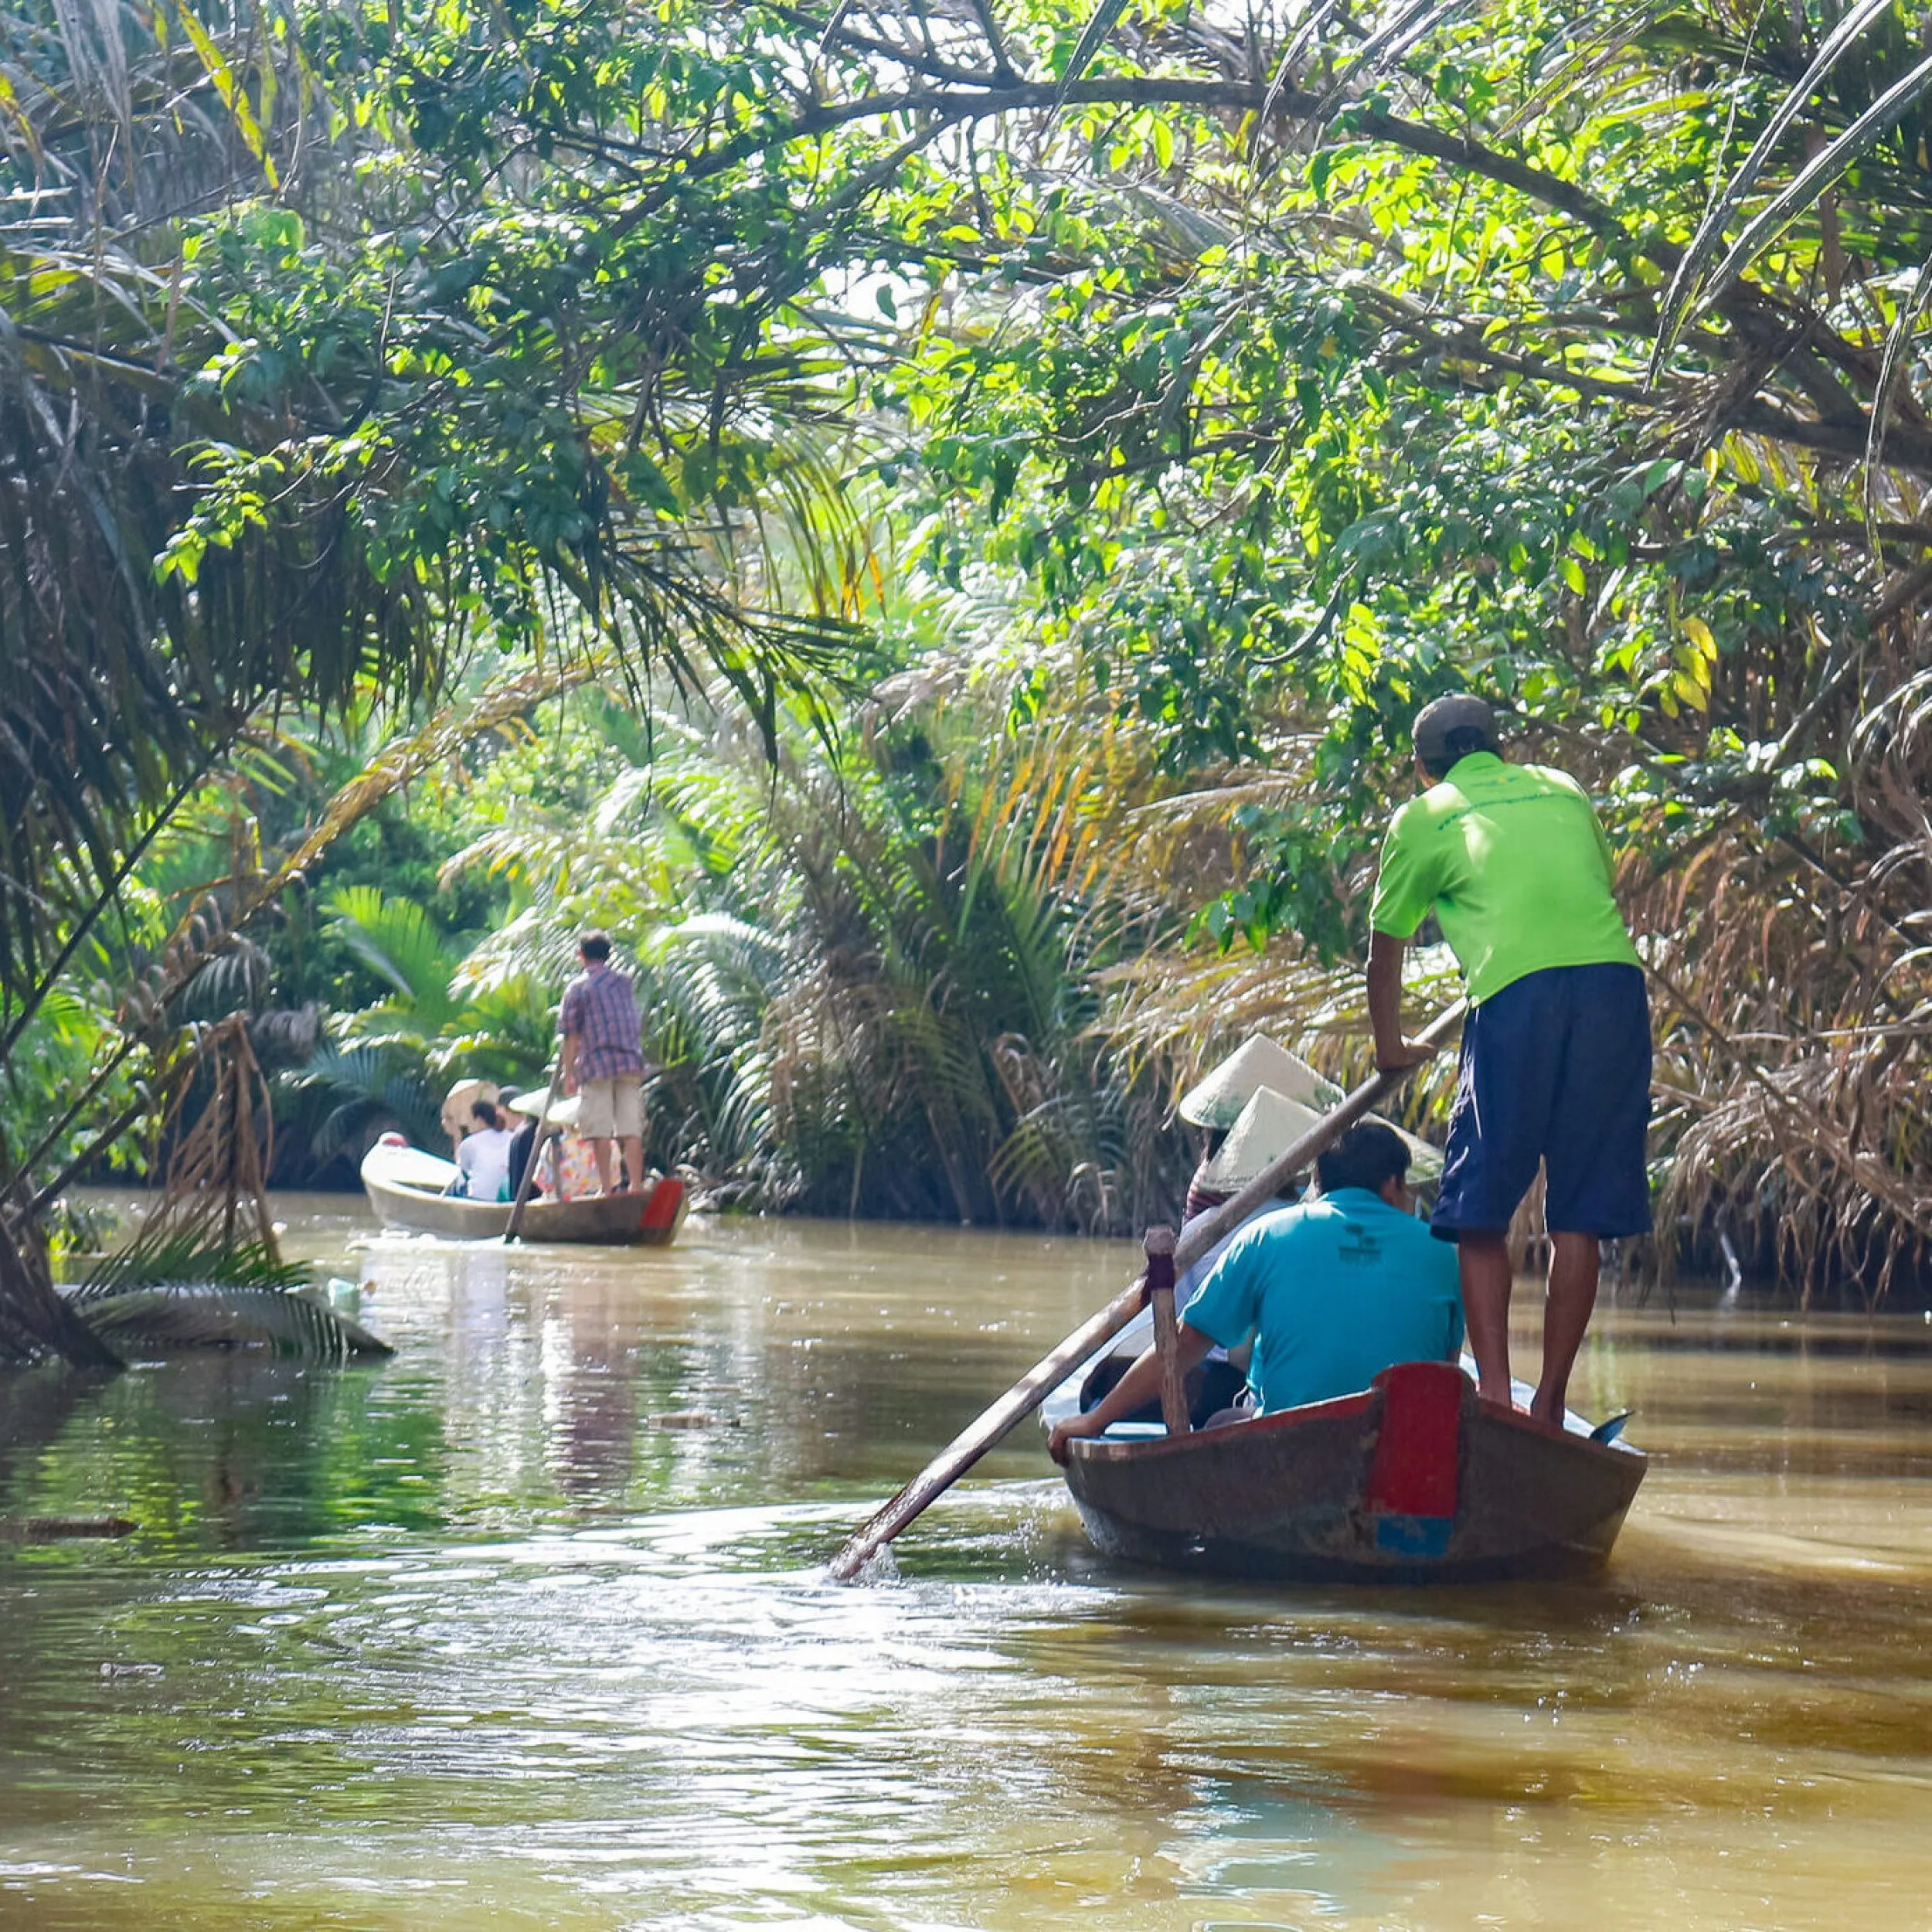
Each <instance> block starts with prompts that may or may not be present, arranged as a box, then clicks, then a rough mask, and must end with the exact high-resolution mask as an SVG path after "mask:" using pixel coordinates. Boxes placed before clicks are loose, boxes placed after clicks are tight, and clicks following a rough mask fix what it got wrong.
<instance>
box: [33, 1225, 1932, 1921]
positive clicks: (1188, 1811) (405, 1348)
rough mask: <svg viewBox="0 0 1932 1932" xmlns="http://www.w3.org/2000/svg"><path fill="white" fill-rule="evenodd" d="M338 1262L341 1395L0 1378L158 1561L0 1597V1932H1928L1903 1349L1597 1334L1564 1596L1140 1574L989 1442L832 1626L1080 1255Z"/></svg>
mask: <svg viewBox="0 0 1932 1932" xmlns="http://www.w3.org/2000/svg"><path fill="white" fill-rule="evenodd" d="M355 1232H356V1224H355V1223H354V1222H353V1221H352V1219H349V1218H348V1217H346V1216H344V1215H343V1213H342V1210H341V1209H340V1207H339V1205H338V1206H335V1207H332V1209H330V1210H329V1211H328V1216H326V1217H324V1218H318V1219H311V1220H308V1221H303V1222H298V1228H297V1233H298V1238H299V1239H300V1240H303V1241H305V1242H306V1243H308V1246H309V1247H310V1248H311V1250H312V1251H313V1252H315V1253H316V1254H318V1256H319V1257H324V1258H325V1259H327V1260H328V1261H329V1263H330V1264H331V1265H332V1266H335V1267H343V1268H345V1269H348V1268H352V1269H353V1270H355V1271H356V1272H358V1273H359V1274H361V1275H362V1277H364V1279H365V1281H366V1284H367V1285H366V1301H365V1307H364V1314H365V1316H366V1318H367V1319H368V1320H369V1322H370V1323H371V1325H373V1326H375V1327H376V1328H378V1330H379V1332H383V1333H385V1334H386V1335H388V1336H389V1338H391V1339H392V1340H393V1341H395V1342H396V1343H397V1344H398V1347H399V1353H398V1355H396V1358H395V1359H394V1360H393V1361H391V1362H388V1363H387V1364H386V1365H383V1366H381V1367H379V1368H376V1369H356V1370H351V1371H347V1372H335V1371H329V1372H304V1371H301V1370H300V1369H292V1368H290V1367H287V1366H277V1365H267V1364H260V1363H256V1362H252V1361H250V1359H247V1358H245V1357H225V1358H204V1359H202V1360H200V1361H198V1362H177V1363H174V1364H171V1365H168V1366H165V1367H158V1368H154V1369H141V1370H139V1371H137V1372H134V1373H133V1374H131V1375H128V1376H124V1377H122V1378H121V1379H119V1380H117V1381H116V1382H114V1383H110V1384H107V1385H105V1386H97V1387H94V1388H92V1389H74V1388H63V1389H59V1390H56V1391H54V1392H53V1393H48V1392H47V1391H46V1390H45V1389H42V1390H41V1391H40V1392H39V1393H32V1394H29V1393H26V1389H27V1385H26V1384H19V1383H17V1384H15V1385H12V1386H10V1387H9V1390H8V1392H7V1394H6V1396H5V1401H6V1403H7V1408H6V1413H5V1417H4V1420H3V1422H0V1510H5V1511H7V1512H20V1511H26V1510H32V1511H33V1512H36V1513H46V1514H54V1513H75V1514H80V1513H102V1512H107V1511H116V1512H124V1513H126V1514H128V1515H133V1516H135V1517H137V1518H138V1519H140V1520H141V1523H142V1529H141V1533H140V1535H139V1536H138V1537H136V1538H134V1539H131V1541H130V1542H128V1543H126V1544H122V1545H113V1546H103V1545H90V1546H68V1547H62V1546H54V1547H48V1548H36V1549H15V1550H12V1551H5V1552H0V1607H4V1610H5V1614H4V1615H3V1616H0V1681H4V1682H5V1683H6V1685H8V1686H9V1700H8V1702H7V1705H6V1706H5V1709H4V1711H3V1712H0V1922H5V1923H20V1924H23V1925H25V1924H32V1925H33V1926H35V1927H65V1926H76V1927H79V1926H89V1927H94V1926H101V1927H117V1926H120V1925H121V1924H123V1923H126V1924H127V1925H128V1926H130V1927H132V1926H134V1925H136V1924H139V1925H141V1926H144V1927H145V1926H147V1925H150V1924H152V1923H195V1924H196V1925H198V1926H213V1927H221V1926H225V1925H228V1924H231V1923H232V1924H233V1925H236V1926H238V1927H239V1926H242V1925H247V1926H250V1927H253V1926H261V1925H276V1926H281V1925H287V1926H291V1927H293V1926H307V1925H309V1924H312V1923H316V1922H318V1920H322V1919H323V1918H325V1917H331V1918H334V1919H336V1920H342V1921H344V1922H348V1923H354V1924H357V1925H368V1926H376V1927H388V1926H390V1925H395V1926H398V1927H400V1926H403V1925H405V1924H406V1925H408V1926H410V1927H425V1926H427V1927H440V1926H442V1925H444V1924H448V1925H450V1926H452V1927H454V1926H459V1925H461V1926H473V1925H474V1924H477V1923H482V1922H485V1921H487V1922H488V1923H491V1924H492V1925H497V1924H508V1925H512V1926H515V1925H520V1924H523V1923H528V1924H530V1925H532V1926H536V1925H543V1926H566V1927H577V1926H583V1927H621V1926H637V1925H649V1926H654V1927H655V1926H661V1925H662V1926H668V1927H695V1928H704V1929H705V1932H709V1928H713V1927H717V1928H723V1927H741V1926H743V1925H747V1924H750V1923H761V1924H784V1925H800V1926H803V1925H823V1926H834V1925H836V1926H851V1927H945V1926H975V1927H996V1928H1005V1927H1018V1928H1031V1927H1047V1926H1053V1927H1060V1926H1063V1925H1065V1924H1066V1923H1069V1922H1070V1921H1072V1920H1078V1919H1087V1918H1096V1917H1104V1920H1105V1922H1106V1923H1107V1924H1108V1925H1109V1927H1126V1928H1138V1927H1162V1928H1167V1927H1192V1926H1196V1925H1225V1926H1233V1925H1236V1924H1240V1925H1257V1924H1264V1923H1275V1924H1282V1925H1294V1926H1301V1927H1308V1926H1314V1925H1320V1926H1322V1927H1355V1926H1361V1927H1369V1926H1416V1927H1423V1926H1427V1927H1461V1926H1465V1925H1467V1926H1475V1925H1478V1924H1526V1925H1529V1924H1543V1923H1549V1922H1551V1921H1553V1920H1558V1919H1581V1918H1583V1917H1591V1918H1600V1917H1602V1916H1603V1915H1604V1910H1605V1908H1606V1907H1608V1908H1610V1909H1611V1910H1613V1911H1614V1912H1615V1913H1617V1915H1618V1916H1620V1917H1622V1918H1624V1919H1625V1920H1628V1921H1630V1922H1631V1923H1638V1924H1648V1923H1658V1922H1663V1921H1665V1920H1668V1921H1669V1922H1671V1923H1673V1924H1674V1925H1675V1926H1679V1927H1684V1928H1685V1929H1686V1932H1694V1928H1696V1927H1702V1926H1711V1927H1719V1926H1723V1927H1730V1926H1735V1925H1736V1924H1739V1923H1776V1924H1779V1925H1785V1926H1803V1925H1819V1926H1824V1925H1828V1924H1829V1925H1838V1924H1842V1923H1845V1921H1846V1920H1847V1919H1848V1918H1855V1920H1856V1921H1857V1922H1858V1923H1859V1924H1860V1925H1861V1927H1887V1926H1892V1925H1899V1926H1904V1925H1919V1924H1922V1923H1925V1911H1924V1903H1923V1902H1924V1900H1925V1899H1926V1898H1927V1897H1928V1896H1932V1833H1928V1831H1927V1826H1928V1825H1932V1662H1929V1661H1928V1652H1927V1645H1926V1642H1925V1640H1924V1638H1923V1634H1922V1624H1923V1614H1924V1607H1925V1604H1926V1601H1927V1597H1926V1590H1927V1584H1928V1583H1932V1526H1929V1525H1928V1514H1929V1513H1932V1512H1927V1509H1926V1507H1925V1504H1924V1502H1923V1487H1924V1485H1923V1478H1924V1476H1925V1475H1927V1473H1928V1469H1929V1468H1932V1362H1929V1360H1928V1354H1927V1342H1928V1341H1932V1335H1928V1333H1927V1328H1926V1326H1925V1325H1923V1323H1920V1321H1918V1318H1917V1317H1913V1318H1903V1317H1891V1318H1881V1319H1879V1320H1877V1321H1867V1320H1866V1319H1865V1318H1862V1317H1849V1316H1838V1315H1820V1316H1815V1317H1811V1318H1798V1317H1797V1316H1796V1315H1794V1314H1793V1313H1792V1312H1791V1311H1789V1310H1780V1309H1777V1308H1764V1307H1762V1306H1760V1307H1757V1308H1751V1307H1750V1306H1741V1307H1739V1308H1732V1309H1727V1310H1724V1311H1715V1310H1702V1309H1699V1308H1698V1307H1696V1305H1695V1304H1694V1300H1693V1298H1691V1297H1689V1296H1687V1295H1685V1296H1680V1298H1679V1305H1678V1307H1677V1308H1676V1310H1675V1315H1673V1314H1672V1311H1671V1310H1670V1309H1669V1308H1667V1307H1662V1306H1658V1305H1645V1306H1634V1307H1626V1308H1611V1309H1608V1310H1607V1311H1605V1315H1604V1318H1603V1320H1602V1321H1601V1323H1600V1328H1599V1329H1598V1331H1597V1334H1596V1335H1595V1337H1594V1340H1593V1342H1592V1344H1591V1346H1590V1351H1589V1352H1588V1354H1587V1355H1586V1357H1585V1359H1584V1362H1583V1365H1582V1368H1581V1371H1580V1378H1579V1393H1580V1397H1581V1399H1582V1400H1583V1402H1584V1403H1585V1404H1586V1405H1587V1406H1590V1407H1592V1408H1600V1409H1604V1410H1607V1409H1610V1408H1613V1407H1624V1406H1630V1407H1634V1409H1635V1410H1637V1412H1638V1420H1637V1422H1636V1423H1634V1425H1633V1431H1634V1433H1635V1434H1638V1437H1639V1438H1640V1440H1642V1442H1643V1443H1644V1444H1645V1447H1646V1448H1648V1449H1649V1450H1650V1451H1651V1453H1652V1454H1653V1457H1654V1458H1655V1461H1654V1464H1653V1468H1652V1471H1651V1477H1650V1479H1649V1481H1648V1483H1647V1484H1646V1485H1645V1490H1644V1492H1643V1493H1642V1495H1641V1497H1640V1498H1639V1502H1638V1507H1637V1510H1636V1512H1634V1515H1633V1517H1632V1519H1631V1525H1630V1526H1629V1528H1628V1530H1627V1531H1626V1533H1625V1538H1624V1543H1623V1544H1622V1545H1621V1546H1620V1550H1619V1554H1618V1558H1617V1563H1616V1564H1615V1565H1614V1568H1613V1570H1612V1571H1611V1574H1610V1575H1609V1577H1607V1578H1606V1579H1605V1580H1603V1581H1602V1582H1600V1583H1594V1584H1589V1585H1580V1584H1569V1585H1561V1586H1557V1585H1543V1586H1534V1587H1512V1588H1506V1589H1498V1590H1485V1591H1473V1592H1472V1591H1455V1590H1427V1591H1417V1592H1410V1593H1388V1592H1383V1593H1376V1592H1349V1591H1344V1590H1301V1591H1298V1592H1288V1591H1284V1590H1267V1589H1264V1588H1260V1587H1240V1586H1234V1585H1230V1584H1226V1583H1203V1582H1198V1581H1192V1580H1179V1579H1173V1578H1167V1577H1160V1576H1157V1575H1152V1574H1148V1573H1137V1572H1134V1571H1131V1570H1126V1569H1124V1568H1121V1567H1119V1566H1112V1565H1110V1564H1108V1563H1105V1562H1104V1561H1103V1560H1100V1558H1098V1557H1097V1556H1095V1555H1094V1553H1092V1552H1091V1551H1090V1549H1088V1547H1087V1545H1086V1544H1085V1543H1084V1541H1083V1539H1082V1538H1081V1536H1080V1532H1079V1529H1078V1526H1077V1522H1076V1520H1075V1519H1074V1518H1073V1515H1072V1512H1071V1511H1070V1509H1069V1508H1068V1506H1067V1505H1066V1502H1065V1498H1064V1492H1063V1490H1062V1488H1060V1485H1059V1483H1058V1481H1057V1479H1056V1478H1054V1477H1053V1475H1051V1473H1050V1471H1049V1469H1048V1468H1047V1465H1046V1463H1045V1461H1044V1460H1043V1457H1042V1456H1041V1454H1040V1452H1039V1447H1038V1444H1037V1440H1036V1438H1035V1437H1032V1436H1031V1435H1030V1434H1024V1433H1023V1434H1022V1435H1021V1437H1019V1438H1017V1439H1016V1440H1015V1442H1014V1443H1013V1444H1010V1445H1009V1447H1006V1448H1005V1449H1004V1450H1002V1451H1001V1452H1000V1453H999V1454H998V1455H997V1456H995V1458H992V1459H991V1461H990V1462H989V1464H988V1465H986V1466H985V1468H986V1475H985V1480H982V1481H978V1482H975V1483H974V1484H972V1485H968V1486H966V1487H964V1488H961V1490H959V1491H957V1492H954V1494H953V1495H951V1496H949V1497H948V1498H946V1499H945V1500H944V1502H942V1504H941V1505H940V1506H939V1507H938V1508H937V1509H935V1510H934V1512H932V1514H931V1515H930V1516H929V1517H928V1518H927V1519H926V1520H925V1521H924V1522H922V1523H921V1524H920V1526H919V1527H918V1528H917V1529H916V1530H915V1532H913V1534H912V1535H911V1536H910V1537H909V1538H908V1539H906V1543H905V1544H904V1545H903V1547H902V1548H901V1549H900V1553H899V1555H898V1557H897V1560H896V1580H894V1581H888V1582H886V1583H883V1584H881V1585H879V1586H877V1587H869V1588H864V1589H855V1590H844V1589H840V1588H838V1587H835V1586H832V1585H829V1584H828V1583H825V1581H824V1580H822V1576H821V1572H820V1570H819V1567H818V1566H819V1565H820V1564H821V1563H822V1562H823V1560H824V1559H825V1557H826V1556H828V1554H829V1553H830V1552H831V1550H832V1549H833V1548H834V1547H835V1546H836V1544H837V1543H838V1540H839V1539H840V1537H841V1536H842V1534H843V1532H845V1530H846V1529H849V1527H850V1526H852V1523H853V1522H855V1520H856V1519H857V1518H858V1516H859V1514H860V1513H862V1510H863V1509H864V1507H865V1506H866V1505H867V1504H869V1502H872V1501H874V1500H876V1498H879V1496H880V1495H883V1493H884V1492H886V1490H887V1489H889V1488H891V1487H892V1486H893V1485H894V1484H896V1482H897V1481H899V1480H900V1479H902V1478H903V1477H904V1476H905V1475H908V1474H909V1473H910V1471H911V1470H912V1469H913V1468H915V1467H917V1464H919V1463H920V1461H923V1459H924V1458H925V1457H926V1456H927V1454H929V1453H930V1451H931V1450H932V1448H934V1447H936V1446H937V1444H938V1443H939V1442H940V1441H941V1440H944V1438H945V1437H947V1435H948V1434H951V1432H952V1430H954V1429H955V1428H956V1427H957V1426H959V1425H960V1424H961V1423H963V1422H964V1421H965V1420H968V1418H969V1417H971V1414H972V1413H974V1412H975V1410H977V1409H978V1406H980V1405H981V1403H983V1402H984V1401H985V1400H986V1399H987V1398H988V1396H990V1395H992V1393H996V1392H997V1390H998V1389H999V1388H1000V1387H1002V1386H1004V1385H1005V1383H1007V1382H1008V1381H1009V1380H1010V1379H1012V1376H1013V1375H1014V1374H1015V1372H1017V1371H1018V1370H1019V1369H1020V1368H1021V1367H1022V1366H1025V1364H1026V1362H1027V1361H1028V1360H1029V1359H1031V1357H1032V1355H1034V1354H1036V1353H1037V1352H1039V1350H1040V1349H1043V1347H1044V1346H1046V1345H1048V1344H1049V1343H1050V1342H1052V1341H1053V1340H1054V1339H1056V1338H1057V1337H1058V1336H1059V1335H1060V1334H1061V1333H1063V1332H1064V1331H1065V1330H1066V1329H1067V1328H1070V1327H1071V1326H1072V1325H1073V1322H1074V1321H1076V1320H1077V1319H1078V1318H1080V1316H1081V1315H1083V1314H1084V1313H1085V1312H1087V1310H1088V1309H1090V1308H1091V1307H1093V1306H1094V1305H1096V1304H1097V1303H1098V1302H1099V1301H1101V1300H1102V1299H1104V1298H1105V1297H1106V1296H1107V1294H1110V1293H1111V1291H1112V1290H1113V1289H1114V1287H1116V1286H1117V1283H1118V1281H1119V1280H1120V1278H1121V1275H1122V1273H1123V1271H1124V1267H1125V1266H1126V1265H1127V1264H1128V1260H1130V1258H1131V1257H1128V1254H1127V1253H1126V1252H1125V1251H1124V1250H1107V1249H1101V1248H1095V1247H1087V1246H1083V1245H1081V1244H1078V1243H1047V1242H1039V1241H1033V1240H1022V1239H1018V1238H1008V1237H999V1236H966V1235H954V1234H951V1233H935V1232H934V1231H930V1230H849V1229H845V1228H843V1227H816V1226H804V1225H798V1224H791V1225H784V1226H767V1225H764V1224H745V1225H741V1226H727V1227H718V1228H710V1229H701V1230H695V1231H694V1236H693V1238H692V1240H691V1241H690V1243H689V1246H680V1247H678V1248H676V1249H673V1250H670V1251H669V1252H668V1253H661V1254H651V1255H638V1256H603V1257H597V1256H590V1255H569V1254H566V1253H562V1252H561V1251H546V1250H522V1251H517V1252H515V1253H505V1251H504V1250H501V1249H491V1248H474V1249H461V1248H457V1247H450V1246H445V1245H442V1244H438V1243H434V1242H430V1241H423V1240H409V1239H400V1240H398V1239H389V1238H381V1239H378V1240H375V1241H374V1242H373V1243H372V1244H371V1245H370V1246H369V1247H367V1248H366V1250H359V1251H357V1252H355V1253H350V1252H349V1250H348V1249H347V1247H346V1245H345V1244H346V1242H347V1240H349V1237H350V1236H352V1234H353V1233H355ZM1526 1316H1527V1317H1529V1318H1528V1319H1526V1321H1525V1324H1524V1327H1523V1330H1522V1334H1521V1335H1519V1340H1518V1344H1517V1345H1518V1347H1519V1349H1522V1351H1523V1352H1525V1355H1526V1357H1527V1354H1528V1351H1529V1348H1530V1346H1531V1343H1532V1333H1531V1330H1532V1328H1533V1313H1532V1311H1526Z"/></svg>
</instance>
